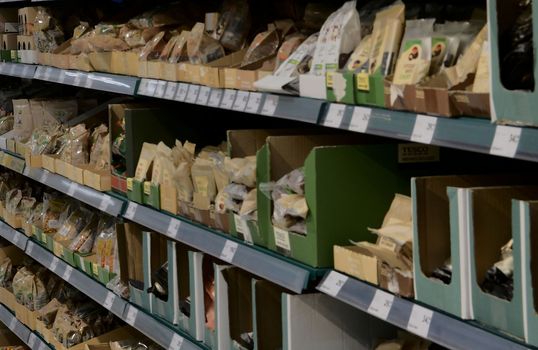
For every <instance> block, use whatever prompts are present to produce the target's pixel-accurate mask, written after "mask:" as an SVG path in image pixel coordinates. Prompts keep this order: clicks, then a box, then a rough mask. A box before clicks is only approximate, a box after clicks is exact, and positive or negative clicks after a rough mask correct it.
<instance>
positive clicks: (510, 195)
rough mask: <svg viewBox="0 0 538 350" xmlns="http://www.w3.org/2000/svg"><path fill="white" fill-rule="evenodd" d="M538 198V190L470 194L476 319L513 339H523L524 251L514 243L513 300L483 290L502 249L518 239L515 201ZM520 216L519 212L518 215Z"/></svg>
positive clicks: (473, 191)
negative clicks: (522, 278) (522, 267)
mask: <svg viewBox="0 0 538 350" xmlns="http://www.w3.org/2000/svg"><path fill="white" fill-rule="evenodd" d="M533 198H538V186H534V187H528V186H527V187H523V186H519V187H491V188H473V189H470V190H469V198H468V201H469V202H468V203H469V206H468V213H467V217H468V220H469V221H468V222H469V225H468V227H469V230H470V232H469V239H470V245H469V246H470V252H471V292H472V302H473V313H474V318H475V319H476V320H477V321H479V322H481V323H484V324H486V325H488V326H491V327H494V328H497V329H499V330H501V331H503V332H506V333H508V334H510V335H512V336H515V337H518V338H524V318H523V314H522V308H523V304H522V296H523V294H522V293H523V292H522V287H523V286H522V280H521V250H520V246H519V245H516V244H515V243H516V241H514V246H513V259H514V273H513V298H512V299H511V300H504V299H500V298H498V297H496V296H493V295H491V294H489V293H487V292H485V291H484V290H482V288H481V287H480V283H482V281H483V280H484V278H485V276H486V272H487V270H488V269H490V268H491V267H492V266H493V265H494V264H495V263H496V262H498V261H499V260H500V258H501V257H500V255H501V247H503V246H504V245H505V244H507V243H508V241H510V240H511V239H512V238H514V235H517V232H518V226H519V217H512V199H522V200H526V199H533ZM515 214H517V212H516V213H515Z"/></svg>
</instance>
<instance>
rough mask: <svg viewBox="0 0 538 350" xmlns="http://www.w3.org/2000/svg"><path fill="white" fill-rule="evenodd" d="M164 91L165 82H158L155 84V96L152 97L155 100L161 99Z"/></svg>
mask: <svg viewBox="0 0 538 350" xmlns="http://www.w3.org/2000/svg"><path fill="white" fill-rule="evenodd" d="M165 91H166V81H164V80H159V81H158V82H157V88H156V89H155V94H154V95H153V96H155V97H157V98H162V97H163V96H164V93H165Z"/></svg>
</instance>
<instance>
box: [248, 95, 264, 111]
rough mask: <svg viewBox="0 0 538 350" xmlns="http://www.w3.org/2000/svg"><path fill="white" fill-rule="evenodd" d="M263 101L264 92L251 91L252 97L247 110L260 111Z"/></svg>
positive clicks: (249, 99)
mask: <svg viewBox="0 0 538 350" xmlns="http://www.w3.org/2000/svg"><path fill="white" fill-rule="evenodd" d="M261 102H262V94H261V93H259V92H251V93H250V97H249V98H248V102H247V108H245V112H247V113H258V109H260V103H261Z"/></svg>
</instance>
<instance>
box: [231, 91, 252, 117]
mask: <svg viewBox="0 0 538 350" xmlns="http://www.w3.org/2000/svg"><path fill="white" fill-rule="evenodd" d="M249 95H250V94H249V92H248V91H239V92H238V93H237V97H236V98H235V102H234V104H233V107H232V109H233V110H234V111H238V112H243V111H244V110H245V108H246V107H247V102H248V97H249Z"/></svg>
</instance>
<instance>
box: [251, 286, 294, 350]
mask: <svg viewBox="0 0 538 350" xmlns="http://www.w3.org/2000/svg"><path fill="white" fill-rule="evenodd" d="M253 284H254V290H255V293H254V295H255V300H254V303H255V309H256V319H255V320H254V322H256V334H255V335H256V340H255V341H256V346H257V348H258V349H259V350H273V349H282V306H281V303H282V302H281V299H282V294H283V293H286V290H284V289H283V288H281V287H279V286H277V285H275V284H273V283H271V282H268V281H253Z"/></svg>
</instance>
